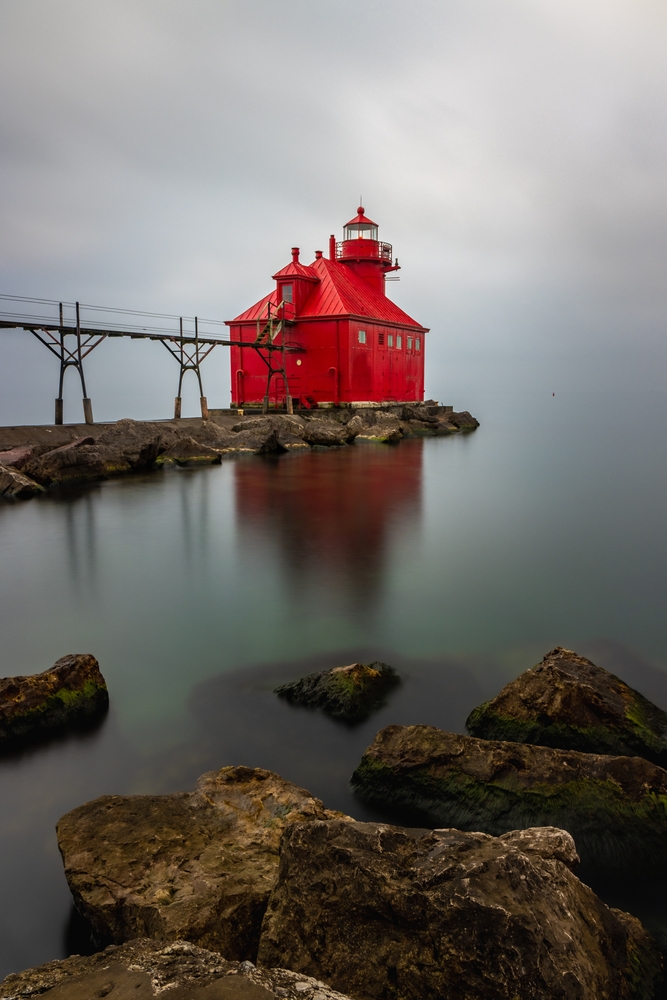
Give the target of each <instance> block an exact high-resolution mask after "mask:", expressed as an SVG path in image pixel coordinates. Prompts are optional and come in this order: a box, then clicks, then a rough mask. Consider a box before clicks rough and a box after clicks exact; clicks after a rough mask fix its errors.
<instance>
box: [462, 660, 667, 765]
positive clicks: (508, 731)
mask: <svg viewBox="0 0 667 1000" xmlns="http://www.w3.org/2000/svg"><path fill="white" fill-rule="evenodd" d="M466 727H467V729H468V731H469V732H470V733H472V735H473V736H479V737H482V738H484V739H490V740H512V741H513V742H514V743H538V744H541V745H542V746H550V747H559V748H561V749H563V750H582V751H585V752H588V753H602V754H614V755H616V756H635V755H637V756H640V757H646V759H647V760H651V761H653V763H654V764H659V765H660V766H661V767H665V766H667V713H665V712H663V711H662V710H661V709H659V708H658V707H657V706H656V705H654V704H653V703H652V702H650V701H648V699H647V698H644V696H643V695H641V694H639V692H638V691H635V690H634V689H633V688H631V687H628V685H627V684H625V683H624V682H623V681H622V680H620V679H619V678H618V677H616V676H615V675H614V674H610V673H609V671H607V670H604V669H603V668H602V667H597V666H596V665H595V664H594V663H591V661H590V660H587V659H586V658H585V657H584V656H578V655H577V653H574V652H573V651H572V650H571V649H563V648H562V647H561V646H558V647H557V648H556V649H552V651H551V652H550V653H547V655H546V656H545V657H544V659H543V660H542V662H541V663H539V664H538V665H537V666H536V667H533V668H532V670H526V671H525V673H523V674H521V676H520V677H517V678H516V680H514V681H511V682H510V683H509V684H507V685H506V686H505V687H504V688H503V689H502V691H501V692H500V694H498V695H496V697H495V698H493V699H492V700H491V701H487V702H485V703H484V704H483V705H479V706H478V707H477V708H475V709H473V711H472V712H471V713H470V716H469V717H468V721H467V722H466Z"/></svg>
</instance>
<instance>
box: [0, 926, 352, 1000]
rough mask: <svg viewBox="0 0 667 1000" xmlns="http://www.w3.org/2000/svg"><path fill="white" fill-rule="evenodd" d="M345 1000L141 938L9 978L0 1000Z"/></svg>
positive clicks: (293, 976)
mask: <svg viewBox="0 0 667 1000" xmlns="http://www.w3.org/2000/svg"><path fill="white" fill-rule="evenodd" d="M163 994H164V996H165V997H170V998H171V997H173V998H174V1000H199V997H201V1000H270V998H271V997H282V998H287V1000H297V998H304V997H307V998H309V1000H315V998H317V1000H346V997H345V996H344V995H343V994H342V993H337V992H336V991H335V990H332V989H330V988H329V987H328V986H325V985H324V983H320V982H317V981H316V980H314V979H312V978H310V977H308V976H302V975H299V973H296V972H290V971H288V970H287V969H258V968H256V967H255V966H254V965H253V964H252V963H251V962H227V961H225V959H224V958H221V957H220V955H218V954H216V953H215V952H211V951H205V950H204V949H203V948H197V947H195V946H194V945H192V944H189V943H188V942H187V941H175V942H174V943H173V944H168V945H166V946H165V945H164V944H159V943H157V942H155V941H151V940H148V939H146V938H141V939H139V940H137V941H131V942H129V943H128V944H124V945H120V946H116V945H111V946H110V947H109V948H107V949H106V950H105V951H103V952H98V954H96V955H90V956H88V957H83V956H81V955H72V957H71V958H65V959H62V960H61V961H56V962H48V963H47V964H46V965H40V966H39V967H38V968H36V969H27V970H26V971H25V972H19V973H16V974H14V975H10V976H7V978H6V979H4V980H3V981H2V982H1V983H0V1000H18V998H19V997H22V998H29V997H44V998H45V1000H96V998H101V997H108V998H109V1000H148V998H149V997H150V998H152V997H155V996H161V995H163Z"/></svg>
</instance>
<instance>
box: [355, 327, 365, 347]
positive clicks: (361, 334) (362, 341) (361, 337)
mask: <svg viewBox="0 0 667 1000" xmlns="http://www.w3.org/2000/svg"><path fill="white" fill-rule="evenodd" d="M357 336H358V338H359V343H360V344H365V343H366V331H365V330H359V333H358V335H357Z"/></svg>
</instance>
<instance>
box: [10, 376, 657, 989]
mask: <svg viewBox="0 0 667 1000" xmlns="http://www.w3.org/2000/svg"><path fill="white" fill-rule="evenodd" d="M466 405H468V407H469V408H470V409H471V410H472V411H473V412H475V414H476V415H477V416H478V417H479V419H480V420H481V421H482V426H481V427H480V429H479V430H478V431H477V432H475V433H474V434H470V435H466V436H455V437H451V438H441V439H427V440H425V441H411V442H405V443H403V444H401V445H400V446H398V447H386V446H376V447H374V446H366V447H364V446H356V447H353V448H348V449H342V450H333V451H330V452H316V453H315V452H314V453H310V454H307V455H288V456H284V457H282V458H280V459H248V460H242V461H230V462H228V463H226V464H223V465H222V466H218V467H213V468H209V469H201V470H176V471H163V472H156V473H153V474H150V475H145V476H141V477H135V478H128V479H118V480H111V481H108V482H104V483H100V484H95V485H92V486H87V487H85V488H80V489H75V490H63V491H61V492H52V493H50V494H48V495H47V496H45V497H43V498H40V499H38V500H33V501H30V502H24V503H20V504H4V505H3V506H2V507H0V567H1V570H2V571H1V573H0V635H1V637H2V640H1V641H2V645H1V649H2V663H1V664H0V670H2V673H3V674H5V675H10V674H17V673H32V672H35V671H38V670H42V669H45V668H46V667H47V666H50V665H51V664H52V663H53V662H54V661H55V660H56V659H57V658H58V657H60V656H62V655H64V654H65V653H69V652H92V653H93V654H94V655H95V656H96V657H97V658H98V660H99V661H100V665H101V668H102V671H103V673H104V675H105V677H106V678H107V681H108V684H109V690H110V696H111V711H110V713H109V715H108V717H107V718H106V720H105V721H104V723H103V724H102V726H101V727H100V728H99V729H98V730H97V731H95V732H94V733H89V734H85V735H83V734H82V735H78V736H72V737H67V738H64V739H61V740H58V741H56V742H53V743H50V744H48V745H47V746H41V747H37V748H35V749H33V750H31V751H29V752H24V753H22V754H19V755H16V756H14V757H11V758H5V759H4V760H2V761H0V802H1V804H2V809H1V811H0V975H4V974H6V973H7V972H9V971H13V970H17V969H20V968H24V967H26V966H29V965H34V964H37V963H39V962H43V961H47V960H49V959H52V958H56V957H60V956H62V955H64V954H66V953H67V951H68V949H69V948H72V947H74V948H78V947H80V946H81V942H80V941H79V940H78V939H77V937H76V927H73V926H72V925H71V923H70V917H71V901H70V897H69V892H68V889H67V885H66V882H65V880H64V877H63V875H62V866H61V862H60V858H59V855H58V850H57V843H56V838H55V832H54V826H55V823H56V821H57V819H58V817H59V816H60V815H62V814H63V813H64V812H66V811H67V810H68V809H70V808H72V807H74V806H76V805H79V804H80V803H81V802H84V801H86V800H88V799H90V798H93V797H95V796H97V795H101V794H106V793H122V794H126V793H140V792H166V791H172V790H176V789H189V788H192V786H193V784H194V781H195V780H196V778H197V776H198V775H199V774H201V773H202V772H203V771H205V770H208V769H211V768H215V767H220V766H222V765H224V764H241V763H244V764H248V765H251V766H262V767H268V768H271V769H273V770H276V771H279V772H280V773H281V774H282V775H283V776H284V777H286V778H289V779H291V780H293V781H296V782H297V783H298V784H301V785H304V786H305V787H307V788H309V789H310V790H311V791H312V792H314V793H315V794H317V795H319V796H320V797H321V798H322V799H323V800H324V801H325V803H326V804H327V805H329V806H331V807H335V808H340V809H344V810H345V811H347V812H350V813H352V814H353V815H355V816H357V817H358V818H368V817H371V816H372V815H373V814H372V813H371V812H370V811H368V810H367V809H365V808H364V807H363V806H362V805H361V804H360V803H359V802H358V801H356V800H355V799H354V797H353V796H352V795H351V793H350V791H349V789H348V785H347V782H348V778H349V775H350V773H351V771H352V770H353V768H354V766H355V764H356V763H357V761H358V759H359V756H360V754H361V752H362V750H363V748H364V747H365V746H367V745H368V743H369V742H370V741H371V739H372V736H373V734H374V733H375V731H376V730H377V729H378V728H380V726H382V725H386V724H388V723H390V722H398V723H418V722H424V723H431V724H433V725H439V726H442V727H445V728H449V729H453V730H457V731H462V730H463V727H464V722H465V719H466V716H467V714H468V712H469V711H470V709H471V708H472V707H473V706H474V705H476V704H478V703H479V701H481V700H482V699H484V698H487V697H489V696H491V695H493V694H494V693H495V692H496V691H497V690H498V689H499V687H501V686H502V684H504V683H505V682H506V681H507V680H508V679H510V678H511V677H513V676H516V675H517V674H518V673H520V672H521V671H522V670H524V669H526V668H527V667H528V666H531V665H532V664H533V663H535V662H536V661H537V660H539V659H540V658H541V657H542V655H543V654H544V653H546V652H547V651H548V650H549V649H551V648H552V647H553V646H555V645H565V646H568V647H570V648H574V649H576V650H577V651H579V652H581V653H583V654H584V655H587V656H590V657H591V658H592V659H594V660H595V661H596V662H598V663H600V664H601V665H602V666H605V667H608V668H609V669H612V670H614V671H615V672H616V673H618V674H619V675H620V676H622V677H623V678H624V679H626V680H627V681H628V682H629V683H631V684H633V685H634V686H636V687H638V688H640V690H642V691H643V692H644V693H645V694H646V695H647V696H648V697H650V698H652V699H653V700H655V701H656V702H657V703H658V704H660V705H661V706H662V707H663V708H666V709H667V655H666V652H667V634H666V633H667V621H666V618H665V614H664V595H665V589H666V588H665V584H666V582H667V559H666V556H667V526H666V521H665V510H667V463H666V458H667V434H666V433H665V432H666V430H667V399H666V398H665V396H664V395H662V394H653V395H649V396H644V397H637V398H624V399H623V400H622V401H620V400H619V399H618V397H615V396H611V395H603V394H597V395H591V396H584V395H567V396H565V395H564V396H562V397H552V396H543V397H541V396H537V395H534V396H525V397H522V398H517V397H501V396H497V397H494V398H484V399H480V400H476V401H475V400H472V399H471V400H466ZM355 658H373V659H383V660H385V661H387V662H389V663H391V664H393V665H394V666H396V667H397V668H398V669H399V670H400V671H401V673H402V674H403V676H404V678H405V682H404V684H403V686H402V687H401V689H399V691H397V692H396V694H395V695H393V696H392V698H391V699H390V701H389V703H388V705H387V706H386V707H385V708H384V709H382V710H381V711H380V712H379V713H378V714H377V715H376V716H374V717H373V718H372V719H371V720H369V721H368V722H367V723H365V724H364V725H362V726H359V727H356V728H353V729H350V728H348V727H345V726H341V725H339V724H337V723H334V722H332V721H331V720H329V719H327V718H325V717H323V716H322V715H320V714H318V713H313V712H309V711H305V710H301V709H295V708H292V707H290V706H289V705H287V704H285V703H283V702H280V701H278V699H276V698H275V696H274V695H273V694H272V690H273V688H274V687H275V685H276V684H277V683H280V682H281V681H283V680H287V679H292V678H294V677H298V676H300V675H301V674H303V673H305V672H307V671H309V670H312V669H317V668H319V667H324V666H331V665H337V664H341V663H349V662H351V661H352V660H353V659H355ZM599 888H600V891H602V892H605V894H606V897H607V898H608V899H610V901H612V902H620V903H622V904H623V905H626V906H629V907H630V908H634V911H635V912H638V913H639V914H640V915H641V916H643V917H644V918H645V919H646V920H647V921H648V922H649V923H652V925H654V926H659V925H660V924H661V923H662V921H663V904H662V898H661V896H660V893H659V892H658V891H657V889H655V888H654V890H653V891H650V890H649V889H647V888H646V887H644V888H642V889H641V890H640V891H639V890H638V891H636V892H635V893H634V896H633V897H631V896H630V895H629V894H628V890H627V888H622V887H618V886H600V887H599Z"/></svg>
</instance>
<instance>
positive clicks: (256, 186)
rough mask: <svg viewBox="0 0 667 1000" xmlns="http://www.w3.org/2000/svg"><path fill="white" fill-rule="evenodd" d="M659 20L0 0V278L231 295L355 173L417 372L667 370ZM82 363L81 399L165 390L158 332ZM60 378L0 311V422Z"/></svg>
mask: <svg viewBox="0 0 667 1000" xmlns="http://www.w3.org/2000/svg"><path fill="white" fill-rule="evenodd" d="M666 42H667V7H666V6H665V5H664V3H662V2H658V0H631V2H630V0H624V2H620V0H503V2H502V3H499V2H498V0H435V2H431V0H410V2H409V3H406V2H404V0H403V2H401V0H336V2H331V0H329V2H325V0H321V2H319V3H313V2H312V0H288V2H284V0H283V2H282V3H278V2H276V0H273V2H269V0H96V2H95V3H90V0H58V3H53V2H52V0H0V153H1V155H0V293H3V294H5V295H27V296H37V297H41V298H52V299H57V300H61V299H62V300H80V301H82V302H88V303H94V304H99V305H105V306H116V307H123V308H127V309H145V310H150V311H158V312H167V313H172V312H173V313H176V314H179V315H181V314H183V315H195V314H197V315H199V316H206V317H209V318H213V319H220V320H224V319H230V318H232V317H233V316H235V315H237V314H238V313H239V312H241V311H242V310H243V309H245V308H246V307H247V306H249V305H251V304H252V303H253V302H255V301H256V300H257V299H259V298H260V297H261V296H262V295H264V294H265V293H266V292H268V291H269V290H270V289H271V287H272V282H271V279H270V276H271V275H272V274H273V273H274V272H275V271H276V270H278V269H279V268H280V267H282V266H283V265H284V264H286V263H287V262H288V261H289V260H290V253H289V251H290V248H291V247H292V246H299V247H301V251H302V255H301V259H302V260H304V261H306V262H309V261H310V260H312V259H313V256H314V251H315V250H316V249H323V250H324V251H325V252H326V251H327V245H328V237H329V234H330V233H335V234H336V235H337V237H338V238H339V239H340V238H341V229H342V226H343V224H344V223H345V222H346V221H347V220H348V219H349V218H350V217H351V216H353V215H354V214H355V212H356V208H357V205H358V203H359V197H360V195H362V196H363V202H364V206H365V208H366V210H367V213H368V214H369V215H370V217H371V218H373V219H374V220H375V221H377V222H378V223H379V225H380V238H381V239H383V240H386V241H388V242H391V243H392V244H393V246H394V254H395V255H398V257H399V260H400V262H401V266H402V270H401V272H400V278H401V280H400V282H396V283H392V284H391V285H390V286H388V291H389V294H390V295H391V297H392V298H394V299H395V300H396V301H397V302H398V304H399V305H400V306H401V307H402V308H404V309H405V310H406V311H407V312H408V313H409V314H410V315H412V316H413V317H414V318H415V319H417V320H418V321H419V322H420V323H422V324H423V325H425V326H427V327H429V328H430V330H431V332H430V334H429V335H428V343H427V362H426V368H427V376H426V393H427V396H429V397H432V398H436V399H439V400H441V401H442V402H445V403H451V404H453V405H454V406H455V407H456V408H466V407H467V405H468V401H469V400H470V399H471V398H473V397H474V398H479V397H480V394H483V393H485V392H492V391H503V392H511V393H513V392H519V391H524V390H525V391H537V392H544V393H545V394H546V393H549V394H550V393H551V392H552V391H553V392H580V391H587V392H590V391H605V392H614V393H618V394H619V396H620V397H621V398H622V394H623V393H627V392H637V391H640V392H641V391H665V390H667V345H666V344H665V335H664V328H665V320H666V318H667V280H666V275H667V171H666V170H665V154H666V153H667V59H666V58H665V51H666ZM0 308H2V305H1V303H0ZM228 363H229V362H228V355H227V353H226V350H225V348H220V347H219V348H216V350H215V351H214V352H213V353H212V354H211V356H210V357H209V358H208V359H207V361H206V362H205V364H204V367H203V376H204V388H205V392H206V394H207V397H208V401H209V405H210V406H212V407H215V406H226V405H228V404H229V374H228ZM86 364H87V368H86V374H87V380H88V392H89V395H90V397H91V398H92V400H93V407H94V411H95V416H96V418H97V419H100V420H102V419H116V418H118V417H122V416H132V417H136V418H149V417H156V418H157V417H167V416H170V415H171V411H172V407H173V397H174V395H175V392H176V386H177V379H178V368H177V365H176V363H175V361H174V360H173V359H172V358H171V357H170V356H169V355H168V354H167V352H166V351H165V350H164V349H163V348H161V345H159V344H152V343H142V342H139V341H129V340H128V341H125V340H114V341H106V342H104V343H103V344H102V345H101V346H100V347H99V348H97V350H96V351H95V352H94V353H93V354H91V355H90V357H89V358H88V359H87V362H86ZM57 378H58V365H57V362H56V360H55V358H53V357H52V356H51V355H49V353H48V352H47V351H46V349H45V348H44V347H43V346H42V345H40V344H39V343H38V342H37V341H36V340H35V339H34V338H33V337H31V335H30V334H28V333H25V332H6V331H4V330H0V424H17V423H39V422H49V421H51V420H52V419H53V418H52V414H53V400H54V397H55V396H56V394H57ZM188 378H189V379H190V381H189V382H188V384H187V385H186V388H185V391H184V413H192V414H194V413H196V411H197V402H198V390H197V387H196V382H195V380H194V377H193V376H188ZM81 412H82V411H81V392H80V386H79V385H77V382H76V377H75V373H73V372H69V373H68V376H67V382H66V389H65V419H66V420H68V421H69V420H80V419H81Z"/></svg>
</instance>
